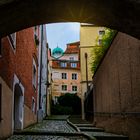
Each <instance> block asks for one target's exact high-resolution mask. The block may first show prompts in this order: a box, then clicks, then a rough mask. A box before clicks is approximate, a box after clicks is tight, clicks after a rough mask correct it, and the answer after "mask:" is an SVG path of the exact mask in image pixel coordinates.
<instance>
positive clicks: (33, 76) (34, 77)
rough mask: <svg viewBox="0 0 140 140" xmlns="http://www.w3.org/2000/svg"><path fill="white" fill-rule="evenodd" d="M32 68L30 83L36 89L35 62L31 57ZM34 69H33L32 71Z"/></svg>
mask: <svg viewBox="0 0 140 140" xmlns="http://www.w3.org/2000/svg"><path fill="white" fill-rule="evenodd" d="M32 67H33V68H32V69H33V70H32V84H33V87H34V88H35V89H36V87H37V66H36V62H35V60H34V58H33V66H32ZM34 70H35V71H34Z"/></svg>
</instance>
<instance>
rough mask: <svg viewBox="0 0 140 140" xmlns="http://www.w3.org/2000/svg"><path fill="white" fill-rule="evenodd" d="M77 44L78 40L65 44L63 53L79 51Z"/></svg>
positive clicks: (78, 43)
mask: <svg viewBox="0 0 140 140" xmlns="http://www.w3.org/2000/svg"><path fill="white" fill-rule="evenodd" d="M79 45H80V42H73V43H69V44H67V48H66V51H65V54H71V53H79Z"/></svg>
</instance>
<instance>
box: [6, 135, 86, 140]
mask: <svg viewBox="0 0 140 140" xmlns="http://www.w3.org/2000/svg"><path fill="white" fill-rule="evenodd" d="M7 140H88V139H87V138H85V137H83V136H44V135H41V136H40V135H13V136H11V137H10V138H8V139H7Z"/></svg>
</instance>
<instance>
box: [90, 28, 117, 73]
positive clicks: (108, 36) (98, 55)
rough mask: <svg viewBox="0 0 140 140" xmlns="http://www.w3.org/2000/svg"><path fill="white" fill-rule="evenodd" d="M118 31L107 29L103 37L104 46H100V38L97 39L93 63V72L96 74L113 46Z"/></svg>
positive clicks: (93, 52)
mask: <svg viewBox="0 0 140 140" xmlns="http://www.w3.org/2000/svg"><path fill="white" fill-rule="evenodd" d="M116 33H117V31H115V30H111V29H109V28H105V34H104V35H102V45H98V40H99V36H98V37H97V39H96V46H95V47H94V48H93V50H92V53H91V54H92V63H91V71H92V72H93V73H94V72H95V71H96V69H97V67H98V65H99V63H100V61H101V59H102V57H103V56H104V54H105V53H106V51H107V49H108V47H109V46H110V45H111V42H112V40H113V38H114V36H115V34H116Z"/></svg>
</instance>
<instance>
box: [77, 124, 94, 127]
mask: <svg viewBox="0 0 140 140" xmlns="http://www.w3.org/2000/svg"><path fill="white" fill-rule="evenodd" d="M74 125H76V126H77V127H94V125H93V124H74Z"/></svg>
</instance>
